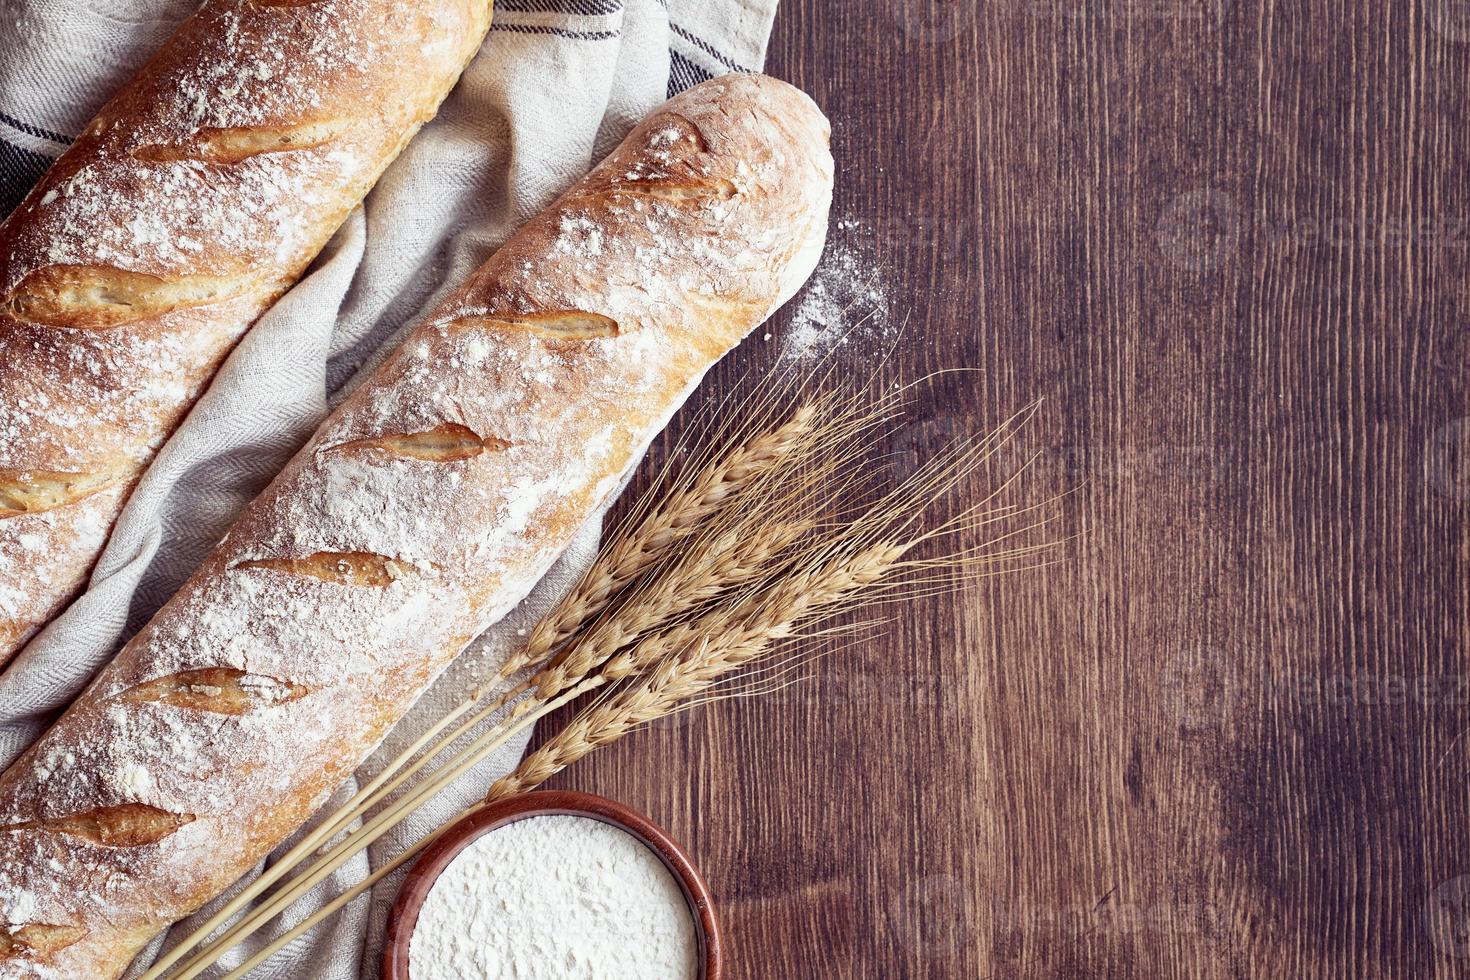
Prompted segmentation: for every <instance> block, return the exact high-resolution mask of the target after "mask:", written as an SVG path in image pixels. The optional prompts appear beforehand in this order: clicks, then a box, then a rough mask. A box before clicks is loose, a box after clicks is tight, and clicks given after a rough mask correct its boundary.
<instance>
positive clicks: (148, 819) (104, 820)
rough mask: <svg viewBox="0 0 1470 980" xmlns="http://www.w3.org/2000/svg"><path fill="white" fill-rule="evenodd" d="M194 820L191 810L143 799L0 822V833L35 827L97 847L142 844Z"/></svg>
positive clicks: (151, 841) (164, 835)
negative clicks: (166, 807) (175, 810)
mask: <svg viewBox="0 0 1470 980" xmlns="http://www.w3.org/2000/svg"><path fill="white" fill-rule="evenodd" d="M193 822H194V814H192V813H170V812H169V811H167V810H160V809H159V808H158V807H156V806H148V805H147V804H145V803H123V804H120V805H118V806H101V807H97V808H95V809H92V810H84V811H82V812H81V813H72V814H68V815H66V816H64V817H51V818H49V819H46V820H25V821H22V822H20V823H12V824H5V825H0V833H16V832H19V831H23V830H38V831H42V832H43V833H50V834H65V835H67V836H68V837H79V838H81V839H82V840H85V841H89V842H91V843H93V844H96V845H97V846H98V847H145V846H147V845H149V844H156V843H158V842H159V841H161V840H163V839H164V838H166V837H169V836H172V835H173V834H174V833H175V832H176V831H178V829H179V828H180V827H183V826H185V825H186V824H191V823H193Z"/></svg>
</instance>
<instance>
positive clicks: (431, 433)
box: [322, 422, 513, 463]
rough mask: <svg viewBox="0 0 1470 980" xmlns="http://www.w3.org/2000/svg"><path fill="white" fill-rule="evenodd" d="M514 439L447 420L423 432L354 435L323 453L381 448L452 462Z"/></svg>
mask: <svg viewBox="0 0 1470 980" xmlns="http://www.w3.org/2000/svg"><path fill="white" fill-rule="evenodd" d="M512 445H513V443H511V442H510V441H509V440H506V439H500V438H497V437H496V436H482V435H480V434H478V433H477V432H475V431H474V430H473V429H471V428H469V427H468V426H464V425H459V424H457V423H454V422H446V423H444V424H443V425H438V426H435V427H434V428H432V429H425V430H424V431H422V432H404V433H399V434H396V435H388V436H376V437H372V438H367V439H353V440H352V441H350V442H340V443H338V444H337V445H335V446H328V447H326V448H325V449H323V450H322V452H323V453H349V452H373V451H376V452H381V453H385V454H387V455H389V456H396V457H398V458H399V459H414V460H420V461H422V462H426V463H454V462H458V461H460V460H464V459H474V458H475V457H476V456H480V455H482V454H484V453H487V452H502V451H504V450H506V449H509V448H510V447H511V446H512Z"/></svg>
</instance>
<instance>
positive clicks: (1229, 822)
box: [554, 0, 1470, 980]
mask: <svg viewBox="0 0 1470 980" xmlns="http://www.w3.org/2000/svg"><path fill="white" fill-rule="evenodd" d="M769 68H770V70H771V71H772V72H773V73H774V74H777V75H780V76H782V77H786V78H789V79H791V80H792V81H794V82H796V83H797V84H799V85H801V86H803V87H805V88H806V89H807V90H808V91H810V92H812V94H813V95H814V96H815V97H816V98H817V100H818V101H819V102H820V103H821V104H822V105H823V106H824V107H825V108H826V109H827V111H828V113H829V114H830V115H831V116H832V118H833V121H834V124H835V137H834V138H835V148H836V153H837V158H838V163H839V192H838V201H837V212H836V213H837V215H838V216H845V217H849V218H853V219H856V220H858V221H859V222H862V223H864V225H865V226H867V227H871V228H872V229H875V231H874V232H873V233H869V234H868V235H867V238H866V239H864V241H866V242H867V243H868V244H870V245H871V247H872V251H873V252H874V260H875V261H876V263H877V265H878V266H880V267H881V268H882V269H883V270H884V279H885V281H886V282H887V284H888V286H889V289H890V292H891V295H892V299H893V306H894V309H895V311H896V313H897V314H898V315H900V316H901V317H906V318H907V330H906V333H905V335H904V339H903V341H902V342H901V344H900V347H899V350H898V353H897V355H896V357H895V358H894V359H893V361H892V362H891V364H890V366H889V367H887V368H885V369H884V371H883V372H882V377H881V379H880V381H885V382H886V381H888V380H892V379H912V378H915V377H918V376H921V375H923V374H925V373H927V372H930V371H933V370H936V369H940V368H947V367H956V366H964V367H969V368H973V369H975V370H974V372H973V373H970V374H967V375H951V376H947V377H946V378H945V379H943V380H942V381H941V382H939V383H937V384H936V385H935V386H933V388H932V392H931V394H929V395H927V396H926V397H925V398H924V399H923V400H922V402H921V404H919V405H918V406H916V409H915V413H914V424H913V426H912V427H911V428H910V429H909V430H908V433H907V434H906V435H905V436H904V437H903V438H904V440H905V441H904V443H903V444H902V445H897V446H895V447H893V448H895V449H899V450H903V451H905V452H907V453H908V454H909V455H910V457H911V458H913V459H915V460H916V459H918V458H919V457H921V456H922V455H923V454H924V453H925V452H926V451H928V450H931V449H932V448H933V447H935V446H938V445H941V444H942V443H943V442H944V440H945V439H947V438H949V437H950V436H952V435H953V434H956V433H963V432H967V431H975V430H979V429H985V428H988V427H990V426H992V425H993V424H995V423H996V422H997V421H998V420H1000V419H1001V418H1003V417H1004V416H1005V415H1007V414H1009V412H1010V411H1011V410H1013V409H1014V408H1016V407H1018V406H1020V405H1022V404H1023V403H1025V402H1027V401H1028V400H1030V399H1032V398H1034V397H1037V396H1043V397H1045V399H1046V403H1045V405H1044V407H1043V410H1042V412H1041V414H1040V416H1039V418H1038V420H1037V422H1036V424H1034V425H1033V426H1032V429H1031V432H1030V435H1029V444H1030V446H1031V447H1032V448H1036V449H1040V450H1042V452H1043V455H1042V458H1041V460H1040V461H1039V467H1038V471H1037V473H1036V478H1035V480H1034V481H1033V488H1034V492H1035V493H1036V494H1037V495H1038V496H1043V495H1045V494H1047V493H1051V492H1055V491H1059V490H1063V489H1067V488H1068V487H1072V486H1079V487H1080V489H1079V490H1078V492H1076V493H1075V494H1073V495H1071V496H1069V497H1068V498H1066V500H1065V501H1064V503H1063V505H1062V507H1063V512H1064V517H1063V519H1062V520H1061V521H1060V522H1059V525H1058V531H1059V533H1061V534H1070V533H1076V532H1078V531H1082V530H1084V529H1086V530H1087V532H1088V533H1087V536H1086V537H1085V539H1084V540H1083V541H1082V543H1081V544H1079V545H1078V546H1076V547H1075V548H1074V549H1073V551H1072V553H1071V555H1070V558H1069V560H1068V561H1067V562H1066V563H1064V564H1062V565H1059V566H1056V567H1053V568H1049V569H1045V570H1042V571H1039V572H1032V573H1028V574H1026V575H1023V576H1019V577H1015V578H1010V579H1005V580H998V581H993V582H990V583H988V584H986V585H985V586H984V587H981V588H978V589H975V590H974V591H972V592H970V593H968V594H966V595H964V596H959V597H940V598H934V599H930V600H924V601H920V602H915V603H913V604H912V606H910V607H908V608H906V609H905V610H904V611H903V613H902V616H901V618H900V620H899V622H897V623H895V624H894V626H893V628H892V629H891V630H890V631H889V632H888V633H887V634H886V635H884V636H882V637H881V638H879V639H877V640H875V641H874V642H872V643H870V644H867V645H865V646H863V647H861V648H859V649H856V650H853V651H849V652H848V653H846V654H844V655H842V656H840V657H834V658H830V659H828V660H827V661H825V662H824V663H823V664H822V665H821V667H820V668H819V669H818V672H817V674H818V676H817V678H816V679H815V680H814V681H813V682H812V683H811V684H809V685H806V686H805V687H802V688H798V689H795V690H793V691H788V692H785V693H784V694H782V695H780V696H778V697H775V698H771V699H767V700H759V701H748V702H744V703H739V704H726V705H722V706H719V707H717V708H713V709H704V710H701V711H700V712H698V713H696V714H693V715H691V716H689V717H688V718H686V719H684V720H683V721H681V722H679V723H676V724H672V725H667V726H662V727H659V728H656V729H654V730H652V731H649V732H645V733H643V734H641V735H638V736H635V737H634V738H631V739H629V740H627V741H625V742H624V743H623V744H621V745H618V746H616V747H614V748H612V749H609V750H606V751H604V752H602V753H600V754H599V755H597V756H594V757H593V758H591V759H589V760H587V761H586V762H584V763H582V764H580V765H579V766H577V767H575V768H574V769H573V770H572V771H569V772H568V773H566V774H564V776H562V777H561V778H559V779H558V780H556V782H555V784H554V785H556V786H559V787H576V788H579V789H585V790H589V791H593V792H597V793H601V794H604V795H608V796H611V797H613V798H616V799H619V800H622V801H625V802H627V803H629V804H632V805H633V806H635V807H638V808H640V809H642V810H644V811H645V812H647V813H649V814H650V815H652V816H653V817H654V818H655V819H656V820H657V821H659V822H661V823H662V824H663V825H664V826H666V827H667V828H668V829H669V830H670V831H671V832H672V833H673V834H674V835H675V836H676V837H677V838H678V839H680V840H682V841H683V842H685V843H686V844H687V845H688V846H689V847H690V849H691V852H692V854H693V855H694V856H695V858H696V860H697V861H698V862H699V863H700V864H701V866H702V869H703V871H704V872H705V874H706V875H707V877H708V878H709V880H710V882H711V885H712V887H713V888H714V890H715V893H716V896H717V899H718V900H719V901H720V903H721V911H722V913H723V916H724V919H725V923H726V926H727V940H728V953H729V956H730V966H731V976H734V977H750V978H788V977H817V976H824V977H830V976H840V977H844V978H870V977H871V978H895V977H904V978H910V977H913V978H919V977H923V978H928V977H942V978H951V977H953V978H974V977H1007V978H1012V977H1022V978H1031V977H1036V978H1063V980H1065V978H1093V977H1109V978H1111V977H1117V978H1159V977H1202V978H1233V977H1292V978H1318V977H1320V978H1324V980H1326V978H1331V980H1339V978H1344V977H1371V978H1399V977H1404V978H1448V977H1459V976H1464V975H1470V877H1466V876H1470V834H1467V826H1470V788H1467V787H1470V781H1467V779H1466V771H1465V770H1466V755H1467V752H1470V738H1467V737H1466V733H1467V731H1470V668H1467V665H1466V652H1467V651H1466V640H1465V628H1466V619H1467V613H1470V594H1467V591H1470V586H1467V583H1470V578H1467V576H1466V573H1465V567H1466V561H1467V558H1470V522H1467V501H1470V418H1467V416H1470V408H1467V406H1466V389H1465V384H1464V380H1463V379H1464V377H1465V371H1464V367H1465V364H1466V361H1467V357H1470V338H1467V331H1466V325H1467V303H1470V296H1467V279H1466V260H1467V257H1470V179H1467V177H1466V173H1467V168H1466V162H1465V161H1466V155H1467V152H1466V149H1465V140H1466V132H1467V127H1466V123H1467V112H1466V97H1467V81H1470V11H1467V9H1466V8H1465V5H1464V4H1457V3H1454V2H1452V0H1444V2H1440V0H1413V2H1406V3H1378V2H1369V0H1350V2H1347V3H1329V2H1327V0H1299V2H1293V3H1278V2H1274V0H1218V2H1217V0H1148V2H1138V0H1096V2H1089V3H1086V4H1083V3H1077V2H1073V0H1055V2H1053V0H990V2H977V0H967V2H961V3H954V4H952V3H948V2H942V0H934V2H933V3H929V2H925V0H896V2H879V0H854V2H853V3H849V4H828V3H819V2H817V0H786V2H785V3H783V6H782V12H781V16H780V18H779V20H778V23H777V31H776V36H775V38H774V41H773V45H772V53H771V58H770V62H769ZM862 234H863V232H862V229H861V228H859V229H856V230H855V229H851V228H849V229H845V230H839V231H838V232H837V233H836V235H835V239H836V241H837V242H838V243H839V245H840V244H841V243H842V242H844V241H847V242H848V244H849V245H850V246H852V247H863V248H866V247H868V246H867V245H864V244H863V242H861V241H857V239H858V237H859V236H861V235H862ZM790 315H791V314H790V311H789V310H788V311H787V313H786V314H785V315H784V316H783V318H782V319H780V320H778V321H777V324H776V326H775V327H774V328H773V330H772V333H773V334H775V335H776V336H775V340H773V341H772V342H771V343H762V341H761V339H760V337H759V335H757V337H756V338H754V339H753V340H752V342H750V343H748V344H747V345H746V347H745V348H743V349H742V350H741V351H740V352H738V353H737V354H736V355H735V356H734V357H732V358H731V359H730V360H729V361H727V363H726V364H725V365H724V366H723V367H722V369H721V370H720V372H718V374H717V376H716V378H715V381H716V383H717V384H718V383H721V382H723V383H730V382H732V381H733V379H735V378H736V377H738V376H741V375H743V374H744V373H746V372H749V371H751V370H752V369H755V370H762V369H765V368H766V367H768V366H769V365H770V364H771V363H772V361H773V356H774V354H773V352H774V350H775V348H776V347H777V346H778V342H779V341H780V339H781V337H782V335H783V332H784V331H785V330H787V329H788V326H789V321H790ZM843 356H846V357H850V358H851V359H852V361H853V363H854V364H856V365H858V366H862V364H863V363H864V361H865V357H866V355H865V353H864V351H862V350H860V349H854V350H852V351H850V352H848V353H846V354H844V355H843ZM715 388H716V385H711V386H708V387H707V389H706V390H713V389H715ZM660 445H661V446H662V447H663V448H664V449H665V450H667V447H668V445H669V443H668V442H664V443H661V444H660ZM655 457H657V453H656V454H655ZM656 461H657V460H656V458H655V461H654V463H651V464H650V465H655V464H656ZM979 490H980V488H979V487H978V486H977V487H976V488H974V490H973V492H976V493H978V492H979Z"/></svg>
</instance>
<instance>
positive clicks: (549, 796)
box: [382, 790, 723, 980]
mask: <svg viewBox="0 0 1470 980" xmlns="http://www.w3.org/2000/svg"><path fill="white" fill-rule="evenodd" d="M558 815H567V816H579V817H590V818H591V819H594V820H601V821H602V822H603V823H607V824H611V825H612V826H614V827H618V828H620V829H622V830H624V831H626V832H628V833H629V834H632V835H633V836H634V837H635V838H637V839H638V840H640V841H642V842H643V843H644V844H645V845H647V846H648V847H649V849H651V850H652V851H653V852H654V853H655V854H657V855H658V856H659V857H660V858H661V859H662V860H663V862H664V865H665V866H666V867H667V868H668V869H669V871H670V873H672V874H673V876H674V880H675V881H677V882H679V887H680V888H681V889H682V890H683V892H684V897H685V899H687V900H688V902H689V908H690V910H691V911H692V912H693V914H694V920H695V926H696V927H695V933H696V938H697V939H698V940H699V946H700V972H699V980H721V971H722V962H721V961H722V947H723V942H722V937H721V934H720V923H719V917H718V916H717V915H716V914H715V906H714V900H713V899H712V898H711V896H710V891H709V885H708V884H706V883H705V880H704V878H703V876H701V875H700V873H699V871H698V869H697V868H695V867H694V863H693V862H692V861H690V860H689V855H687V854H686V853H684V849H683V848H682V847H680V846H679V845H678V844H677V843H675V842H674V840H673V838H671V837H670V836H669V835H668V834H666V833H665V832H664V831H663V830H662V829H661V828H660V827H658V826H657V825H656V824H654V823H653V821H651V820H649V819H648V818H647V817H645V816H643V815H642V814H641V813H638V812H637V811H636V810H634V809H632V808H631V807H628V806H625V805H624V804H622V803H618V802H617V801H615V800H609V799H607V798H606V797H602V796H594V795H593V794H591V793H579V792H575V791H573V790H538V791H536V792H534V793H525V794H522V795H520V796H513V797H511V798H509V799H506V800H501V801H500V802H498V803H492V804H490V806H488V807H486V808H485V809H483V810H481V811H479V812H478V813H473V814H470V815H469V816H467V817H465V818H463V819H462V820H460V821H458V822H457V823H454V824H452V825H451V826H450V827H449V829H448V830H446V831H445V832H444V834H443V835H442V836H440V838H439V839H438V840H436V841H435V842H434V843H433V844H430V845H429V847H428V848H427V849H426V850H425V851H424V853H423V854H420V855H419V857H418V859H417V860H415V861H414V862H413V864H412V865H411V866H410V867H409V871H408V875H407V876H406V877H405V878H404V879H403V884H402V885H400V886H399V888H398V895H397V897H395V898H394V900H393V909H392V911H391V912H390V913H389V916H388V929H387V933H386V934H385V937H384V941H383V962H382V980H410V975H409V941H410V940H411V939H412V937H413V930H414V927H415V926H416V925H417V924H418V918H419V911H420V910H421V909H422V908H423V906H424V900H425V899H427V898H428V897H429V890H430V889H431V888H433V886H434V882H435V881H437V880H438V878H439V875H440V874H442V873H443V871H444V869H445V868H447V867H449V863H450V862H451V861H453V860H454V859H455V858H456V857H457V856H459V852H460V851H463V850H464V849H465V848H466V847H468V846H469V845H470V844H472V843H473V842H474V841H475V840H477V839H479V837H480V836H482V835H483V834H488V833H490V832H491V831H492V830H496V829H498V828H500V827H504V826H505V825H506V824H509V823H514V822H515V821H517V820H524V819H526V818H528V817H546V816H558Z"/></svg>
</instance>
